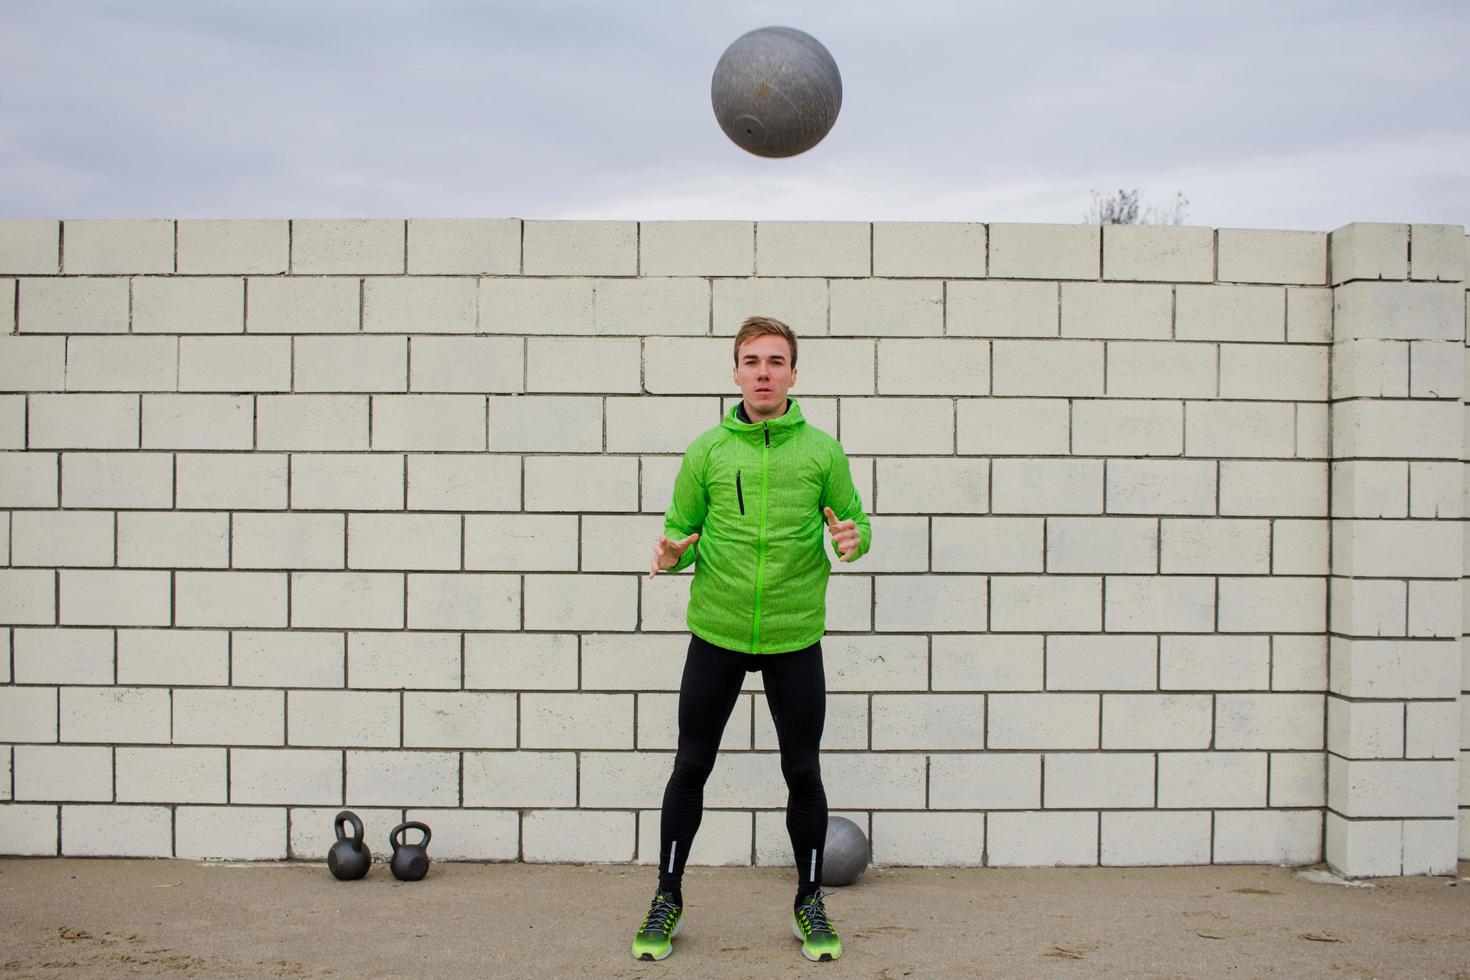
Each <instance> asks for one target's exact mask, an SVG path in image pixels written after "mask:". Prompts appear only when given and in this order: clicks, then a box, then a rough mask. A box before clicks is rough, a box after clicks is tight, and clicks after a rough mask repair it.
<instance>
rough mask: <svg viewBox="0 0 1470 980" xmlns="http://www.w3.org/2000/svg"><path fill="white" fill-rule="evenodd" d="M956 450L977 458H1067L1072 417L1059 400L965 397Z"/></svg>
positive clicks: (958, 416)
mask: <svg viewBox="0 0 1470 980" xmlns="http://www.w3.org/2000/svg"><path fill="white" fill-rule="evenodd" d="M955 425H956V432H955V444H956V449H957V450H958V451H959V452H960V453H961V454H964V455H974V456H1065V455H1067V454H1068V452H1069V451H1070V449H1069V442H1070V433H1071V417H1070V412H1069V411H1068V404H1067V402H1066V401H1065V400H1063V399H1060V398H962V399H959V401H958V402H957V403H956V414H955Z"/></svg>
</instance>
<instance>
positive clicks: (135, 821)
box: [61, 222, 174, 858]
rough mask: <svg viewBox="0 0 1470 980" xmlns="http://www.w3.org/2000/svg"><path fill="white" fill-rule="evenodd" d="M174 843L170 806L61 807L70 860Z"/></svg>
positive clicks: (132, 853)
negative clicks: (71, 858)
mask: <svg viewBox="0 0 1470 980" xmlns="http://www.w3.org/2000/svg"><path fill="white" fill-rule="evenodd" d="M68 224H70V222H68ZM173 844H174V842H173V812H172V810H171V809H170V808H169V807H163V806H64V807H62V808H61V853H62V854H63V855H65V856H66V857H133V858H141V857H173V854H174V846H173Z"/></svg>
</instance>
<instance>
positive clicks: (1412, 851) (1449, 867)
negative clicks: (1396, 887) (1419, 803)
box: [1403, 810, 1464, 875]
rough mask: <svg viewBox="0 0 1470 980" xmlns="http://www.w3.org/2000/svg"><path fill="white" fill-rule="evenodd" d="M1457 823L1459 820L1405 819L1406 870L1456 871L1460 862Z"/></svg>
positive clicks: (1425, 872)
mask: <svg viewBox="0 0 1470 980" xmlns="http://www.w3.org/2000/svg"><path fill="white" fill-rule="evenodd" d="M1461 812H1462V813H1463V812H1464V811H1463V810H1462V811H1461ZM1456 823H1457V821H1456V820H1405V821H1404V857H1403V861H1404V868H1403V872H1404V874H1406V875H1452V874H1455V873H1456V870H1457V865H1458V862H1457V861H1456V859H1455V855H1456V854H1457V853H1458V849H1457V844H1458V841H1457V840H1456V837H1457V833H1456V831H1457V828H1456Z"/></svg>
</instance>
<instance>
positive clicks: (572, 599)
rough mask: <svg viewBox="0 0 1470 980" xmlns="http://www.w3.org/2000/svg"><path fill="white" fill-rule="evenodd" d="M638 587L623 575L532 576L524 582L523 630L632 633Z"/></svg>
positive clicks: (635, 620)
mask: <svg viewBox="0 0 1470 980" xmlns="http://www.w3.org/2000/svg"><path fill="white" fill-rule="evenodd" d="M637 596H638V584H637V580H636V579H633V578H630V577H628V576H625V575H586V574H582V575H534V576H528V577H527V578H526V584H525V626H526V628H527V629H571V630H632V629H634V628H636V624H637V618H638V611H637V605H636V603H637Z"/></svg>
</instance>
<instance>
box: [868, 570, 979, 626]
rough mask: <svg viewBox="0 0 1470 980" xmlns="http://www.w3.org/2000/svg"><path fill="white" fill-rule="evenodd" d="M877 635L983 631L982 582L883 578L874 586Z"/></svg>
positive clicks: (974, 578)
mask: <svg viewBox="0 0 1470 980" xmlns="http://www.w3.org/2000/svg"><path fill="white" fill-rule="evenodd" d="M874 591H875V611H874V616H875V619H876V628H877V629H878V630H879V631H881V632H904V631H929V630H944V631H951V630H954V631H959V630H984V629H986V628H987V627H986V624H985V618H986V616H985V610H986V582H985V578H984V577H983V576H978V575H963V576H961V575H947V576H943V577H921V576H908V575H888V576H883V577H881V578H879V579H878V580H877V582H876V583H875V588H874Z"/></svg>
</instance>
